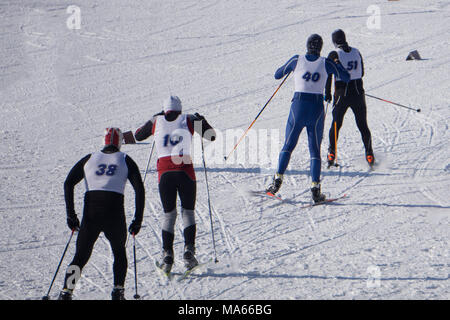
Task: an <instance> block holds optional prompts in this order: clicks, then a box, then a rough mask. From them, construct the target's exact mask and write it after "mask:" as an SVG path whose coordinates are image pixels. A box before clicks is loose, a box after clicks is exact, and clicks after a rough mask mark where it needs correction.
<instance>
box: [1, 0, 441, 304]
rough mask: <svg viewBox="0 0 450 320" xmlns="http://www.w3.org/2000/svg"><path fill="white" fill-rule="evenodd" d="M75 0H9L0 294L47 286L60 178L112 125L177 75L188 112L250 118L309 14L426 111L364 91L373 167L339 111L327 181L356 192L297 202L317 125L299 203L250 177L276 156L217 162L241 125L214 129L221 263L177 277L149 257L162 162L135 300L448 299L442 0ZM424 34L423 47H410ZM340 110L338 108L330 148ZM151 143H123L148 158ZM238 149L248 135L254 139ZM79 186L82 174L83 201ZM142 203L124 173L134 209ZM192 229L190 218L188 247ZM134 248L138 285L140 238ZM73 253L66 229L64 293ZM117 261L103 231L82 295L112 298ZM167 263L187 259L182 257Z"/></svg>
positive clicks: (301, 162) (276, 124)
mask: <svg viewBox="0 0 450 320" xmlns="http://www.w3.org/2000/svg"><path fill="white" fill-rule="evenodd" d="M73 4H74V5H76V6H78V7H79V8H80V10H81V11H80V13H81V19H82V20H81V29H79V30H71V29H69V28H68V27H67V26H66V20H67V19H68V18H69V16H70V14H69V13H67V12H66V8H67V6H68V4H67V2H66V1H31V0H21V1H17V2H16V1H2V3H0V17H1V19H0V25H1V32H0V44H1V45H0V51H1V54H0V70H1V74H0V108H1V110H2V112H1V113H0V119H1V127H0V130H1V131H0V133H1V135H0V179H1V183H0V199H1V201H0V225H1V232H0V261H1V263H0V299H39V298H40V297H41V296H42V295H43V294H45V293H46V291H47V288H48V286H49V284H50V281H51V278H52V276H53V272H54V270H55V268H56V266H57V264H58V261H59V258H60V256H61V253H62V250H63V248H64V245H65V243H66V241H67V240H68V238H69V234H70V231H69V230H68V228H67V227H66V222H65V206H64V198H63V188H62V186H63V181H64V179H65V177H66V175H67V173H68V171H69V169H70V168H71V167H72V165H73V164H75V162H76V161H78V160H79V159H80V158H81V157H82V156H84V155H85V154H87V153H90V152H93V151H94V150H97V149H99V148H100V147H101V135H102V132H103V129H104V128H105V127H107V126H111V125H112V126H119V127H121V128H122V129H123V130H135V129H136V128H137V127H139V126H140V125H142V124H143V123H144V122H145V121H146V120H147V119H149V117H151V115H153V114H154V113H156V112H158V111H160V110H161V102H162V101H163V99H164V98H166V97H167V96H168V95H169V94H170V93H173V94H176V95H178V96H179V97H180V98H181V99H182V101H183V105H184V108H185V111H186V112H192V113H193V112H197V111H198V112H200V113H202V114H204V115H205V116H206V117H207V119H208V121H209V122H210V123H211V124H212V125H213V126H214V127H216V128H217V129H219V130H220V132H221V133H223V134H225V132H226V130H230V129H241V130H245V129H246V128H247V127H248V125H249V124H250V122H251V121H252V120H253V119H254V117H255V116H256V114H257V113H258V111H259V110H260V108H261V107H262V106H263V105H264V103H265V102H266V101H267V99H268V98H269V97H270V95H271V94H272V93H273V91H274V90H275V89H276V87H277V86H278V84H279V82H278V81H276V80H274V79H273V73H274V71H275V70H276V68H277V67H279V66H280V65H282V64H283V63H284V62H285V61H286V60H287V59H289V58H290V57H291V56H292V55H294V54H297V53H303V52H304V50H305V42H306V38H307V37H308V36H309V35H310V34H311V33H319V34H321V35H322V37H323V39H324V48H323V54H324V55H326V54H327V53H328V52H329V51H330V50H332V49H333V48H332V44H331V32H332V31H333V30H335V29H337V28H342V29H344V30H345V31H346V33H347V38H348V41H349V43H350V45H354V46H355V47H358V48H359V49H360V51H361V53H362V55H363V57H364V59H365V60H364V62H365V68H366V75H365V78H364V83H365V87H366V91H367V92H368V93H370V94H373V95H376V96H380V97H383V98H386V99H388V100H392V101H396V102H399V103H402V104H406V105H410V106H412V107H415V108H421V109H422V112H421V113H416V112H414V111H409V110H406V109H402V108H399V107H396V106H393V105H390V104H387V103H383V102H380V101H377V100H372V99H370V98H367V104H368V120H369V127H370V129H371V131H372V136H373V145H374V152H375V156H376V158H377V160H379V165H378V167H377V168H376V170H375V171H373V172H369V171H368V170H367V167H366V164H365V161H364V158H363V145H362V142H361V138H360V135H359V132H358V130H357V128H356V125H355V123H354V118H353V115H352V113H351V111H349V112H348V113H347V115H346V118H345V121H344V126H343V129H342V131H341V134H340V141H339V146H338V148H339V151H338V152H339V159H338V161H339V162H340V164H341V167H340V168H334V169H330V170H327V169H326V168H325V164H323V174H322V175H323V191H324V192H325V193H326V194H328V195H329V196H336V195H339V194H342V193H347V194H348V195H349V198H348V199H345V200H342V201H340V202H339V203H336V204H335V205H327V206H318V207H314V208H309V209H298V206H299V205H300V204H301V203H307V202H309V201H310V195H309V184H310V179H309V153H308V151H307V150H308V149H307V144H306V141H307V139H306V132H303V133H302V135H301V137H300V141H299V144H298V145H297V148H296V150H295V152H294V153H293V156H292V159H291V163H290V166H289V167H288V174H287V176H286V179H285V183H284V185H283V187H282V189H281V195H282V196H283V197H284V198H287V199H290V200H292V201H293V202H295V203H297V205H291V204H280V203H278V202H277V201H275V200H271V199H265V198H258V197H249V196H248V195H247V194H246V190H249V189H251V190H260V189H263V188H264V187H265V186H266V185H267V184H268V182H269V181H270V179H271V172H272V171H271V170H272V169H271V168H273V167H274V166H275V165H276V159H275V160H274V161H272V163H270V164H268V165H265V166H259V165H258V164H257V163H254V162H251V161H247V162H244V163H237V162H233V161H231V162H230V163H223V161H222V163H221V161H218V160H220V159H221V158H222V156H223V155H225V154H226V153H227V152H229V151H230V143H231V146H232V145H233V141H231V140H230V141H231V142H230V141H228V145H226V144H225V143H224V144H223V147H222V145H220V146H221V147H220V148H218V149H221V150H219V151H217V152H216V153H217V154H218V155H219V156H216V157H215V158H213V157H212V156H210V157H208V158H207V163H208V170H209V171H208V178H209V182H210V192H211V202H212V205H213V222H214V234H215V239H216V249H217V255H218V258H219V263H217V264H214V263H212V264H210V265H209V266H208V268H207V269H206V270H205V271H204V272H203V273H201V274H199V275H198V276H192V277H191V278H190V279H189V280H186V281H184V282H181V283H177V282H172V283H166V281H164V280H162V279H161V278H160V277H159V276H158V274H157V273H156V271H155V270H154V267H153V263H154V261H155V260H156V259H159V258H160V246H161V243H160V223H161V216H162V209H161V204H160V201H159V195H158V189H157V181H156V179H157V178H156V173H155V172H154V170H152V171H151V172H149V173H148V175H147V177H146V182H145V183H146V189H147V202H146V211H145V217H144V226H143V228H142V230H141V233H140V234H139V235H138V236H137V245H138V248H137V250H138V252H137V254H138V270H139V292H140V294H141V295H142V297H143V298H144V299H353V298H355V299H449V298H450V289H449V287H450V286H449V284H450V282H449V270H450V257H449V238H450V237H449V236H450V228H449V214H450V202H449V197H448V195H449V192H448V189H449V188H450V182H449V177H450V162H449V159H450V148H449V138H450V134H449V131H448V123H449V119H450V111H449V103H448V101H449V100H450V94H449V78H448V74H449V72H450V68H449V63H450V58H449V54H450V51H449V34H450V5H449V3H448V1H444V0H441V1H439V0H430V1H419V0H410V1H403V0H400V1H396V2H388V1H381V0H379V1H356V0H346V1H339V2H332V1H314V2H310V1H295V0H280V1H270V0H266V1H238V0H230V1H225V0H217V1H213V0H211V1H194V0H186V1H175V0H172V1H162V0H159V1H144V0H138V1H119V0H114V1H111V0H108V1H106V0H96V1H87V0H84V1H75V2H74V3H73ZM370 5H376V6H378V8H379V9H380V23H381V24H380V29H369V28H368V26H367V23H366V22H367V20H368V18H369V13H367V8H368V7H369V6H370ZM414 49H417V50H419V52H420V54H421V55H422V57H423V58H424V59H425V60H423V61H408V62H407V61H405V58H406V56H407V54H408V53H409V52H410V51H411V50H414ZM292 94H293V81H292V79H289V80H288V81H287V82H286V83H285V85H284V86H283V87H282V88H281V89H280V91H279V92H278V94H277V95H276V96H275V98H274V100H273V101H272V102H271V104H269V106H268V107H267V109H266V110H265V111H264V113H263V114H262V116H261V117H260V118H259V119H258V121H257V122H256V124H255V126H254V127H253V129H252V131H254V132H258V133H261V131H259V130H260V129H267V130H268V131H270V130H271V129H276V130H277V131H276V132H279V140H280V141H279V143H280V144H281V142H282V139H283V138H284V127H285V122H286V120H287V116H288V112H289V106H290V99H291V97H292ZM330 118H331V112H330V110H328V115H327V118H326V124H325V133H324V141H323V144H322V153H323V159H325V154H326V149H327V145H328V135H327V133H328V129H329V127H330V123H331V119H330ZM147 142H151V139H150V140H149V141H147ZM218 143H222V142H221V141H219V142H218ZM149 148H150V146H149V145H136V146H124V147H123V151H125V152H127V153H129V154H130V156H131V157H133V158H134V159H135V161H136V162H137V163H138V165H139V166H140V168H141V170H144V169H145V165H146V162H147V159H148V154H149V150H150V149H149ZM207 148H212V146H207ZM246 148H247V149H246ZM239 149H246V150H247V151H246V152H247V153H248V154H250V153H251V152H252V151H251V150H250V149H249V148H248V147H246V146H245V145H242V146H239ZM208 150H211V149H208ZM241 152H242V151H241ZM277 152H278V150H276V151H275V153H277ZM197 156H198V153H197ZM153 160H155V159H153ZM154 167H155V162H154V161H152V168H153V169H154ZM268 167H270V168H269V169H267V168H268ZM196 169H197V178H198V197H197V222H198V233H197V234H198V240H197V243H198V257H199V259H200V260H202V261H206V260H208V259H210V258H212V257H214V251H213V246H212V240H211V229H210V224H209V213H208V206H207V197H206V187H205V179H204V174H203V172H202V165H201V162H197V164H196ZM143 174H144V172H143ZM83 192H84V186H83V184H82V183H80V184H79V186H77V188H76V209H77V212H78V213H79V214H80V215H81V210H82V197H83ZM133 203H134V193H133V190H132V187H131V186H127V189H126V205H127V208H128V210H127V218H128V221H131V219H132V216H133V213H134V209H133ZM179 220H180V219H179ZM181 240H182V237H181V229H180V228H179V229H178V231H177V234H176V243H175V245H176V247H175V250H176V255H177V258H181V254H182V252H181V250H182V241H181ZM128 252H129V273H128V277H127V283H126V285H127V288H128V290H127V297H128V298H129V299H131V298H132V292H133V290H132V288H133V286H134V282H133V280H134V279H133V268H132V267H133V261H132V248H131V241H130V243H128ZM73 253H74V242H73V243H72V245H71V247H70V248H69V252H68V255H67V257H66V260H65V261H64V263H63V268H62V269H61V271H60V274H59V275H58V277H57V279H56V282H55V286H54V288H53V291H52V296H53V297H54V296H55V295H57V292H58V290H59V289H60V287H61V285H62V277H63V273H64V269H65V266H66V265H67V263H68V262H69V261H70V259H71V257H72V255H73ZM111 265H112V254H111V250H110V248H109V245H108V243H107V240H106V239H105V238H104V237H103V236H101V237H100V239H99V240H98V242H97V244H96V247H95V249H94V253H93V255H92V257H91V260H90V261H89V263H88V265H87V266H86V268H85V270H84V273H83V278H82V279H81V280H80V282H79V285H78V287H77V291H76V298H77V299H109V293H110V290H111V286H112V267H111ZM174 269H175V271H176V272H180V271H181V270H182V264H181V263H180V260H177V262H176V265H175V267H174Z"/></svg>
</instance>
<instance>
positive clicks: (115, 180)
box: [59, 128, 145, 300]
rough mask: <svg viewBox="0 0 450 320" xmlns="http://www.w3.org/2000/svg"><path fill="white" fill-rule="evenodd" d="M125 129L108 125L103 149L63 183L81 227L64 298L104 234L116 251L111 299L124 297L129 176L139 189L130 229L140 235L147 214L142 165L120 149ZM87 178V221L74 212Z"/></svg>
mask: <svg viewBox="0 0 450 320" xmlns="http://www.w3.org/2000/svg"><path fill="white" fill-rule="evenodd" d="M122 139H123V136H122V132H121V131H120V129H119V128H107V129H106V131H105V140H104V148H103V149H102V150H101V151H97V152H94V153H92V154H89V155H87V156H85V157H84V158H82V159H81V160H80V161H78V162H77V163H76V164H75V166H74V167H73V168H72V169H71V170H70V172H69V174H68V176H67V178H66V181H65V182H64V197H65V201H66V210H67V224H68V226H69V228H70V229H71V230H78V237H77V242H76V252H75V256H74V258H73V260H72V262H71V263H70V265H69V267H68V269H67V272H66V276H65V280H64V288H63V290H62V291H61V293H60V295H59V299H60V300H71V299H72V292H73V289H74V287H75V283H76V280H78V279H77V278H78V277H79V275H80V274H81V270H82V269H83V267H84V266H85V265H86V263H87V262H88V260H89V257H90V256H91V253H92V249H93V247H94V243H95V242H96V240H97V238H98V236H99V234H100V232H103V233H104V234H105V237H106V238H107V239H108V241H109V242H110V245H111V249H112V252H113V255H114V265H113V272H114V288H113V290H112V293H111V298H112V300H125V296H124V284H125V277H126V273H127V256H126V250H125V243H126V238H127V226H126V220H125V209H124V189H125V184H126V182H127V180H129V181H130V183H131V185H132V186H133V188H134V191H135V194H136V196H135V214H134V220H133V221H132V222H131V224H130V227H129V232H130V233H131V234H134V235H136V234H138V232H139V230H140V228H141V224H142V218H143V213H144V205H145V190H144V185H143V183H142V178H141V174H140V172H139V168H138V166H137V165H136V163H135V162H134V161H133V159H131V158H130V156H128V155H127V154H125V153H123V152H121V151H120V147H121V144H122ZM83 178H84V181H85V185H86V193H85V195H84V210H83V219H82V221H81V225H80V222H79V220H78V217H77V215H76V213H75V207H74V187H75V185H76V184H78V183H79V182H80V181H81V180H82V179H83Z"/></svg>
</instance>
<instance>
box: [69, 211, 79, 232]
mask: <svg viewBox="0 0 450 320" xmlns="http://www.w3.org/2000/svg"><path fill="white" fill-rule="evenodd" d="M67 225H68V226H69V228H70V230H72V231H73V230H75V231H78V230H80V220H78V217H77V215H76V214H75V213H72V214H68V215H67Z"/></svg>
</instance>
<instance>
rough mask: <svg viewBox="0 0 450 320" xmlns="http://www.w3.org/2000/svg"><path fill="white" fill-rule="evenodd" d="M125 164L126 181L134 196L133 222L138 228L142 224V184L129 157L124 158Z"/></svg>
mask: <svg viewBox="0 0 450 320" xmlns="http://www.w3.org/2000/svg"><path fill="white" fill-rule="evenodd" d="M125 162H126V163H127V167H128V180H129V181H130V183H131V185H132V186H133V189H134V192H135V194H136V196H135V213H134V221H135V223H136V224H138V225H139V226H140V225H141V224H142V219H143V217H144V207H145V188H144V183H143V182H142V178H141V173H140V172H139V168H138V166H137V164H136V162H134V160H133V159H131V157H129V156H128V155H127V156H126V157H125ZM135 233H137V232H135Z"/></svg>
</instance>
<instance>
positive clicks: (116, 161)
mask: <svg viewBox="0 0 450 320" xmlns="http://www.w3.org/2000/svg"><path fill="white" fill-rule="evenodd" d="M125 157H126V154H125V153H123V152H120V151H118V152H114V153H103V152H101V151H97V152H94V153H93V154H91V157H90V158H89V160H88V161H87V162H86V163H85V165H84V168H83V169H84V181H85V183H86V191H94V190H98V191H112V192H117V193H120V194H123V193H124V190H125V184H126V182H127V179H128V166H127V163H126V161H125Z"/></svg>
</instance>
